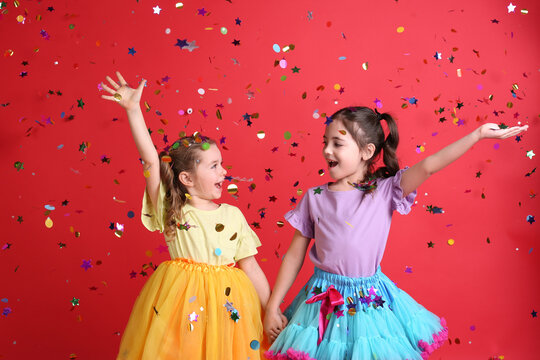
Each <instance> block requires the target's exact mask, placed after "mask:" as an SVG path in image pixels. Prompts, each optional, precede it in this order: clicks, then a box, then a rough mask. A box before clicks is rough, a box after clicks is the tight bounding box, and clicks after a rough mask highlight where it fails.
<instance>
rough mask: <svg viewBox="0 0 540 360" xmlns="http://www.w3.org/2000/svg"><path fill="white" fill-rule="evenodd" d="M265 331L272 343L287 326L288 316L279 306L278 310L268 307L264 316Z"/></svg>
mask: <svg viewBox="0 0 540 360" xmlns="http://www.w3.org/2000/svg"><path fill="white" fill-rule="evenodd" d="M263 326H264V332H265V333H266V335H267V336H268V339H269V340H270V342H271V343H273V342H274V340H276V338H277V337H278V335H279V333H280V332H281V331H282V330H283V329H284V328H285V326H287V318H286V317H285V315H283V313H282V312H281V310H280V309H279V308H277V309H276V310H269V309H267V311H266V314H265V316H264V322H263Z"/></svg>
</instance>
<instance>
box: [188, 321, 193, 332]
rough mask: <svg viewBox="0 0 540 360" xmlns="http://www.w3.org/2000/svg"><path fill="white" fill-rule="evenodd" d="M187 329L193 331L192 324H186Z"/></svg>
mask: <svg viewBox="0 0 540 360" xmlns="http://www.w3.org/2000/svg"><path fill="white" fill-rule="evenodd" d="M188 329H189V331H193V324H192V323H189V324H188Z"/></svg>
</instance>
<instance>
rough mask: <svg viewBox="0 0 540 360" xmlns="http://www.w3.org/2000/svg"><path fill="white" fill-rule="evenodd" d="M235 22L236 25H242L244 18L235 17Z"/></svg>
mask: <svg viewBox="0 0 540 360" xmlns="http://www.w3.org/2000/svg"><path fill="white" fill-rule="evenodd" d="M234 22H235V24H236V25H238V26H240V25H241V24H242V20H240V18H236V19H234Z"/></svg>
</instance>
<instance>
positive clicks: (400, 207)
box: [391, 168, 416, 215]
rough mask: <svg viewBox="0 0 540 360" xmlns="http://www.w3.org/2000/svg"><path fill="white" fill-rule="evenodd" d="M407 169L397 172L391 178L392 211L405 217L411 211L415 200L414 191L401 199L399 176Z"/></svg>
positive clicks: (401, 190)
mask: <svg viewBox="0 0 540 360" xmlns="http://www.w3.org/2000/svg"><path fill="white" fill-rule="evenodd" d="M407 169H408V168H405V169H401V170H399V171H398V172H397V173H396V175H394V176H393V177H392V180H391V182H392V210H397V212H399V213H400V214H402V215H406V214H408V213H409V212H410V211H411V206H412V205H413V204H414V199H415V198H416V190H414V191H413V192H411V193H410V194H409V195H407V196H406V197H403V189H402V188H401V176H402V175H403V173H404V172H405V171H407Z"/></svg>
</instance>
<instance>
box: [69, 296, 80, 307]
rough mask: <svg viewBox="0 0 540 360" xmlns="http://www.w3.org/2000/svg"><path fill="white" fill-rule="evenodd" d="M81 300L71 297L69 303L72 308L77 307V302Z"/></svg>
mask: <svg viewBox="0 0 540 360" xmlns="http://www.w3.org/2000/svg"><path fill="white" fill-rule="evenodd" d="M80 300H81V299H77V298H76V297H73V299H72V300H71V301H70V302H71V305H73V306H79V301H80Z"/></svg>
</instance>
